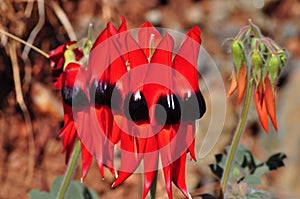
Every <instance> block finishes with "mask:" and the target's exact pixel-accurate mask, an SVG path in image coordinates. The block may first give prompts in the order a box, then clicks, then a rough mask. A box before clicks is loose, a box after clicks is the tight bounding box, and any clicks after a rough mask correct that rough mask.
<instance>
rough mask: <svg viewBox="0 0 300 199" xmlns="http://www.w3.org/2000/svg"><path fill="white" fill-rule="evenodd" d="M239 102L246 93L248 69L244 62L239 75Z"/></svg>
mask: <svg viewBox="0 0 300 199" xmlns="http://www.w3.org/2000/svg"><path fill="white" fill-rule="evenodd" d="M237 84H238V104H240V103H241V102H242V100H243V97H244V93H245V90H246V85H247V69H246V67H245V65H244V64H242V66H241V69H240V73H239V75H238V82H237Z"/></svg>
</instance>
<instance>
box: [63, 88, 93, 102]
mask: <svg viewBox="0 0 300 199" xmlns="http://www.w3.org/2000/svg"><path fill="white" fill-rule="evenodd" d="M61 92H62V98H63V101H64V102H65V103H66V104H67V105H69V106H71V107H83V106H86V105H87V104H88V99H87V97H86V95H85V93H84V92H83V91H82V90H81V89H80V88H79V87H78V86H74V87H73V88H71V87H67V86H63V88H62V91H61Z"/></svg>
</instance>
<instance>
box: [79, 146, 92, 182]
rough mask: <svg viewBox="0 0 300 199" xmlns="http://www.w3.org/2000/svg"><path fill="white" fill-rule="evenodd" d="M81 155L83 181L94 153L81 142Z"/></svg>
mask: <svg viewBox="0 0 300 199" xmlns="http://www.w3.org/2000/svg"><path fill="white" fill-rule="evenodd" d="M81 156H82V175H81V181H83V180H84V179H85V177H86V175H87V173H88V171H89V168H90V166H91V163H92V160H93V156H92V154H91V153H90V152H89V151H88V150H87V149H86V148H85V146H84V144H83V143H82V142H81Z"/></svg>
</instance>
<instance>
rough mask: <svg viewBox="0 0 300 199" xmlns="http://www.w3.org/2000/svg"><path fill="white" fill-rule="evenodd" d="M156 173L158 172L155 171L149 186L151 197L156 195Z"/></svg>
mask: <svg viewBox="0 0 300 199" xmlns="http://www.w3.org/2000/svg"><path fill="white" fill-rule="evenodd" d="M157 173H158V172H157V171H156V174H155V177H154V179H153V181H152V184H151V188H150V198H151V199H155V196H156V185H157Z"/></svg>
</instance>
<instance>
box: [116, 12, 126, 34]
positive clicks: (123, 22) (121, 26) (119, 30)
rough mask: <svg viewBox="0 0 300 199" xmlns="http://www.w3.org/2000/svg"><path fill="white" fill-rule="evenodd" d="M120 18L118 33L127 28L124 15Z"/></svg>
mask: <svg viewBox="0 0 300 199" xmlns="http://www.w3.org/2000/svg"><path fill="white" fill-rule="evenodd" d="M121 20H122V23H121V25H120V27H119V29H118V33H121V32H124V31H126V30H127V26H126V19H125V17H123V16H122V17H121Z"/></svg>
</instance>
